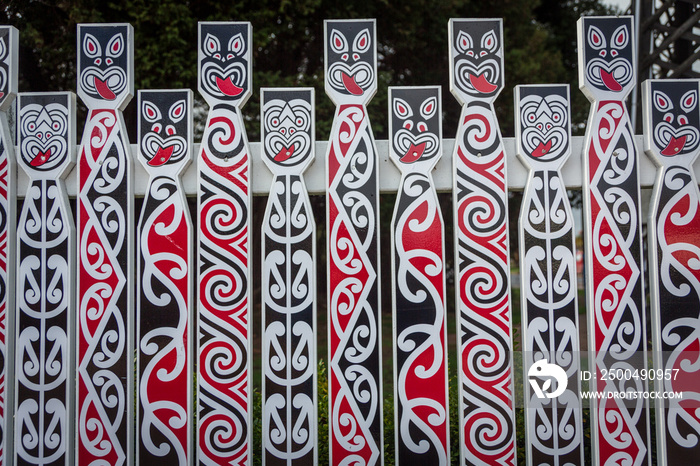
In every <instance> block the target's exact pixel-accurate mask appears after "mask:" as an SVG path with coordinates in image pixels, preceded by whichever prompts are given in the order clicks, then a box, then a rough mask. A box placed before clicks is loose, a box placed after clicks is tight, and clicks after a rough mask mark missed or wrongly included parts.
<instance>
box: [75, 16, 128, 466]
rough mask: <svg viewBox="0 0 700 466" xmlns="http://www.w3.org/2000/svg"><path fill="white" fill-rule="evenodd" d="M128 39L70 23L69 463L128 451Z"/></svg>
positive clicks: (122, 28) (124, 28)
mask: <svg viewBox="0 0 700 466" xmlns="http://www.w3.org/2000/svg"><path fill="white" fill-rule="evenodd" d="M132 37H133V30H132V28H131V26H130V25H126V24H121V25H99V26H96V25H78V49H79V55H78V57H79V58H78V67H79V70H78V93H79V95H80V97H81V98H82V99H83V100H84V102H85V103H86V105H87V106H88V108H89V113H88V119H87V123H86V124H85V130H84V131H83V141H82V143H81V147H80V150H79V155H78V184H79V194H78V199H77V217H78V218H77V225H78V275H77V289H78V304H77V306H78V327H77V331H78V340H77V345H78V387H77V390H78V400H77V403H78V437H77V448H76V452H77V455H78V464H93V463H95V462H98V463H99V462H106V463H108V464H113V465H121V464H124V463H126V461H127V458H129V457H131V456H132V454H133V434H132V429H133V421H132V419H133V402H132V401H129V400H131V396H130V395H131V393H133V383H134V382H133V375H134V370H133V367H134V364H133V350H132V348H133V336H132V335H133V323H132V319H133V304H132V303H133V280H130V278H131V277H133V276H134V266H133V259H132V257H133V233H132V228H133V225H132V223H133V188H132V181H131V179H132V174H131V154H130V147H129V141H128V140H127V135H126V130H125V128H124V119H123V116H122V113H121V111H120V109H121V108H124V107H125V106H126V104H127V103H128V102H129V101H130V100H131V97H132V93H133V79H132V76H133V73H132V70H133V63H129V62H128V58H127V57H131V56H133V53H132V52H131V51H130V50H129V49H130V48H131V47H132V44H133V39H132ZM113 76H114V77H116V76H119V79H116V78H113ZM127 394H129V396H127Z"/></svg>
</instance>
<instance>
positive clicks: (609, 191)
mask: <svg viewBox="0 0 700 466" xmlns="http://www.w3.org/2000/svg"><path fill="white" fill-rule="evenodd" d="M578 35H579V86H580V87H581V90H582V91H583V92H584V93H585V94H586V95H587V96H588V98H589V100H591V102H592V103H593V106H594V110H593V111H592V112H591V116H590V119H589V124H588V126H587V132H586V145H585V149H584V157H583V160H584V175H583V177H584V180H583V185H584V189H583V201H584V213H585V214H584V219H585V221H586V227H585V228H584V232H585V235H586V237H585V241H584V244H585V247H586V254H584V256H585V259H586V274H587V275H586V287H587V289H586V291H587V292H586V295H587V297H588V306H587V307H588V309H589V332H588V335H589V351H591V364H592V365H594V366H595V369H594V370H595V371H596V376H594V377H592V380H591V383H590V389H591V391H598V392H624V391H625V390H626V389H627V388H630V387H631V388H632V389H634V390H640V391H644V390H646V381H645V380H632V381H625V380H622V381H620V380H610V379H608V380H607V381H606V382H598V381H599V380H601V379H602V376H601V375H602V374H601V372H602V371H604V370H609V369H611V368H613V367H614V368H616V369H623V370H624V369H631V370H632V371H634V370H635V369H638V370H641V369H645V368H646V364H647V363H646V324H645V322H646V319H645V313H644V283H643V276H642V246H641V219H640V215H641V214H640V196H639V181H638V180H639V174H638V170H639V168H638V165H637V153H636V147H635V145H634V133H633V132H632V127H631V123H630V119H629V114H628V112H627V108H626V107H625V104H624V99H625V98H626V96H627V95H628V94H629V92H630V91H631V90H632V89H633V87H634V84H635V82H636V78H635V75H636V72H635V68H636V64H635V58H634V55H635V52H634V51H635V50H636V49H635V46H634V43H635V36H634V30H633V18H632V17H629V16H628V17H609V18H606V17H601V18H596V17H583V18H581V19H580V20H579V22H578ZM591 411H592V416H591V418H592V428H591V432H592V433H591V438H592V443H593V452H594V453H593V454H594V456H595V457H596V461H597V462H598V463H599V464H618V463H619V462H620V461H627V462H630V463H632V464H635V463H643V462H646V461H647V458H648V455H649V452H648V447H647V445H649V422H648V415H649V414H648V403H647V402H646V400H645V399H644V398H642V397H639V398H637V399H636V400H623V399H621V398H610V399H604V400H596V401H595V402H593V403H592V410H591Z"/></svg>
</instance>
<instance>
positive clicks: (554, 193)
mask: <svg viewBox="0 0 700 466" xmlns="http://www.w3.org/2000/svg"><path fill="white" fill-rule="evenodd" d="M515 102H516V118H515V121H516V130H515V131H516V143H517V144H518V156H519V157H520V159H521V160H522V162H523V165H525V166H526V167H527V168H529V170H530V174H529V178H528V182H527V184H526V188H525V193H524V195H523V204H522V208H521V212H520V222H519V228H518V230H519V232H520V257H521V262H520V264H521V265H520V271H521V272H520V273H521V288H520V290H521V291H520V295H521V298H520V299H521V305H522V309H523V352H524V361H523V367H524V373H525V374H527V378H528V382H529V384H526V385H525V426H526V429H527V458H528V463H531V464H551V465H559V464H584V461H583V424H582V418H581V412H582V410H581V400H580V398H579V396H580V395H579V392H580V382H579V379H580V377H579V374H580V372H579V369H580V368H579V359H578V358H579V349H580V345H579V339H578V299H577V279H576V259H575V258H576V253H575V248H574V222H573V218H572V215H571V206H570V205H569V200H568V197H567V194H566V188H565V186H564V183H563V181H562V179H561V173H560V170H561V167H562V165H563V164H564V162H565V161H566V159H568V158H569V155H571V142H570V140H571V125H570V118H569V88H568V86H566V85H559V86H517V87H516V88H515ZM542 366H551V367H555V368H556V369H558V370H559V371H561V374H562V377H561V379H559V378H557V379H556V382H553V381H552V378H551V377H550V375H551V374H550V373H547V375H539V374H538V372H537V371H538V368H539V367H542ZM557 366H558V367H557Z"/></svg>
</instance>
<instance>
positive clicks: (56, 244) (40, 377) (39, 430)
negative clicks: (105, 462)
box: [14, 93, 75, 466]
mask: <svg viewBox="0 0 700 466" xmlns="http://www.w3.org/2000/svg"><path fill="white" fill-rule="evenodd" d="M18 114H19V123H18V130H19V154H18V163H19V164H20V166H21V167H22V169H23V170H24V171H25V172H26V173H27V176H28V177H29V180H30V183H29V187H28V189H27V193H26V195H25V199H24V203H23V205H22V212H21V214H20V220H19V225H18V228H17V256H18V260H17V269H16V273H17V283H16V287H17V288H16V290H17V294H16V296H17V309H16V312H17V314H16V336H17V341H16V349H15V351H16V354H15V355H16V359H15V367H16V368H17V373H16V380H15V397H16V400H15V401H16V404H15V427H14V430H15V432H17V436H16V442H15V464H18V465H25V464H26V465H30V464H44V465H66V466H69V465H72V464H73V437H74V435H73V432H74V427H73V426H74V424H73V423H74V419H75V416H74V412H73V410H74V408H73V402H74V401H73V400H74V399H75V398H74V397H75V392H74V380H75V378H74V371H75V359H74V354H73V350H72V348H70V346H71V345H70V342H71V339H72V338H73V335H72V333H73V329H74V325H75V322H74V316H75V296H74V293H75V291H74V281H73V280H74V277H75V263H74V262H75V258H74V255H75V227H74V223H73V218H72V215H71V212H70V206H69V204H68V196H67V195H66V191H65V189H64V185H63V178H64V177H65V176H66V175H67V173H68V170H69V169H70V167H71V166H72V165H73V157H72V152H73V151H71V150H69V148H70V147H73V144H75V141H74V138H75V95H74V94H72V93H56V94H20V97H19V104H18Z"/></svg>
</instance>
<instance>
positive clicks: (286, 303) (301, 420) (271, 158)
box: [260, 89, 318, 465]
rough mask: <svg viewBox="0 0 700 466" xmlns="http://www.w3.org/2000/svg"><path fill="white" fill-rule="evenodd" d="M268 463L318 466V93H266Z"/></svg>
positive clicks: (265, 399)
mask: <svg viewBox="0 0 700 466" xmlns="http://www.w3.org/2000/svg"><path fill="white" fill-rule="evenodd" d="M260 100H261V102H260V107H261V108H262V116H261V121H262V146H263V148H262V158H263V161H264V162H265V164H266V165H267V166H268V168H269V169H270V171H271V172H272V173H273V175H274V180H273V182H272V186H271V188H270V197H269V198H268V202H267V208H266V209H265V216H264V218H263V225H262V236H263V239H262V270H263V275H262V278H263V281H262V295H263V296H262V301H263V302H262V312H263V317H262V318H263V348H262V351H263V357H262V364H263V400H262V405H263V406H262V411H263V412H262V432H263V455H264V458H263V461H264V462H265V464H267V465H282V464H286V465H291V464H295V465H296V464H306V465H312V464H316V462H317V461H318V452H317V449H316V439H317V434H316V428H317V426H316V422H317V421H316V420H317V415H318V413H317V409H316V303H315V299H316V272H315V270H316V257H315V256H316V248H315V244H316V233H315V232H316V223H315V221H314V218H313V212H312V211H311V203H310V201H309V195H308V193H307V191H306V185H305V184H304V179H303V177H302V174H303V172H304V170H306V168H307V167H308V166H309V165H310V163H311V161H312V160H313V157H314V152H313V150H314V129H313V128H314V114H313V105H314V92H313V89H262V90H261V96H260Z"/></svg>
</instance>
